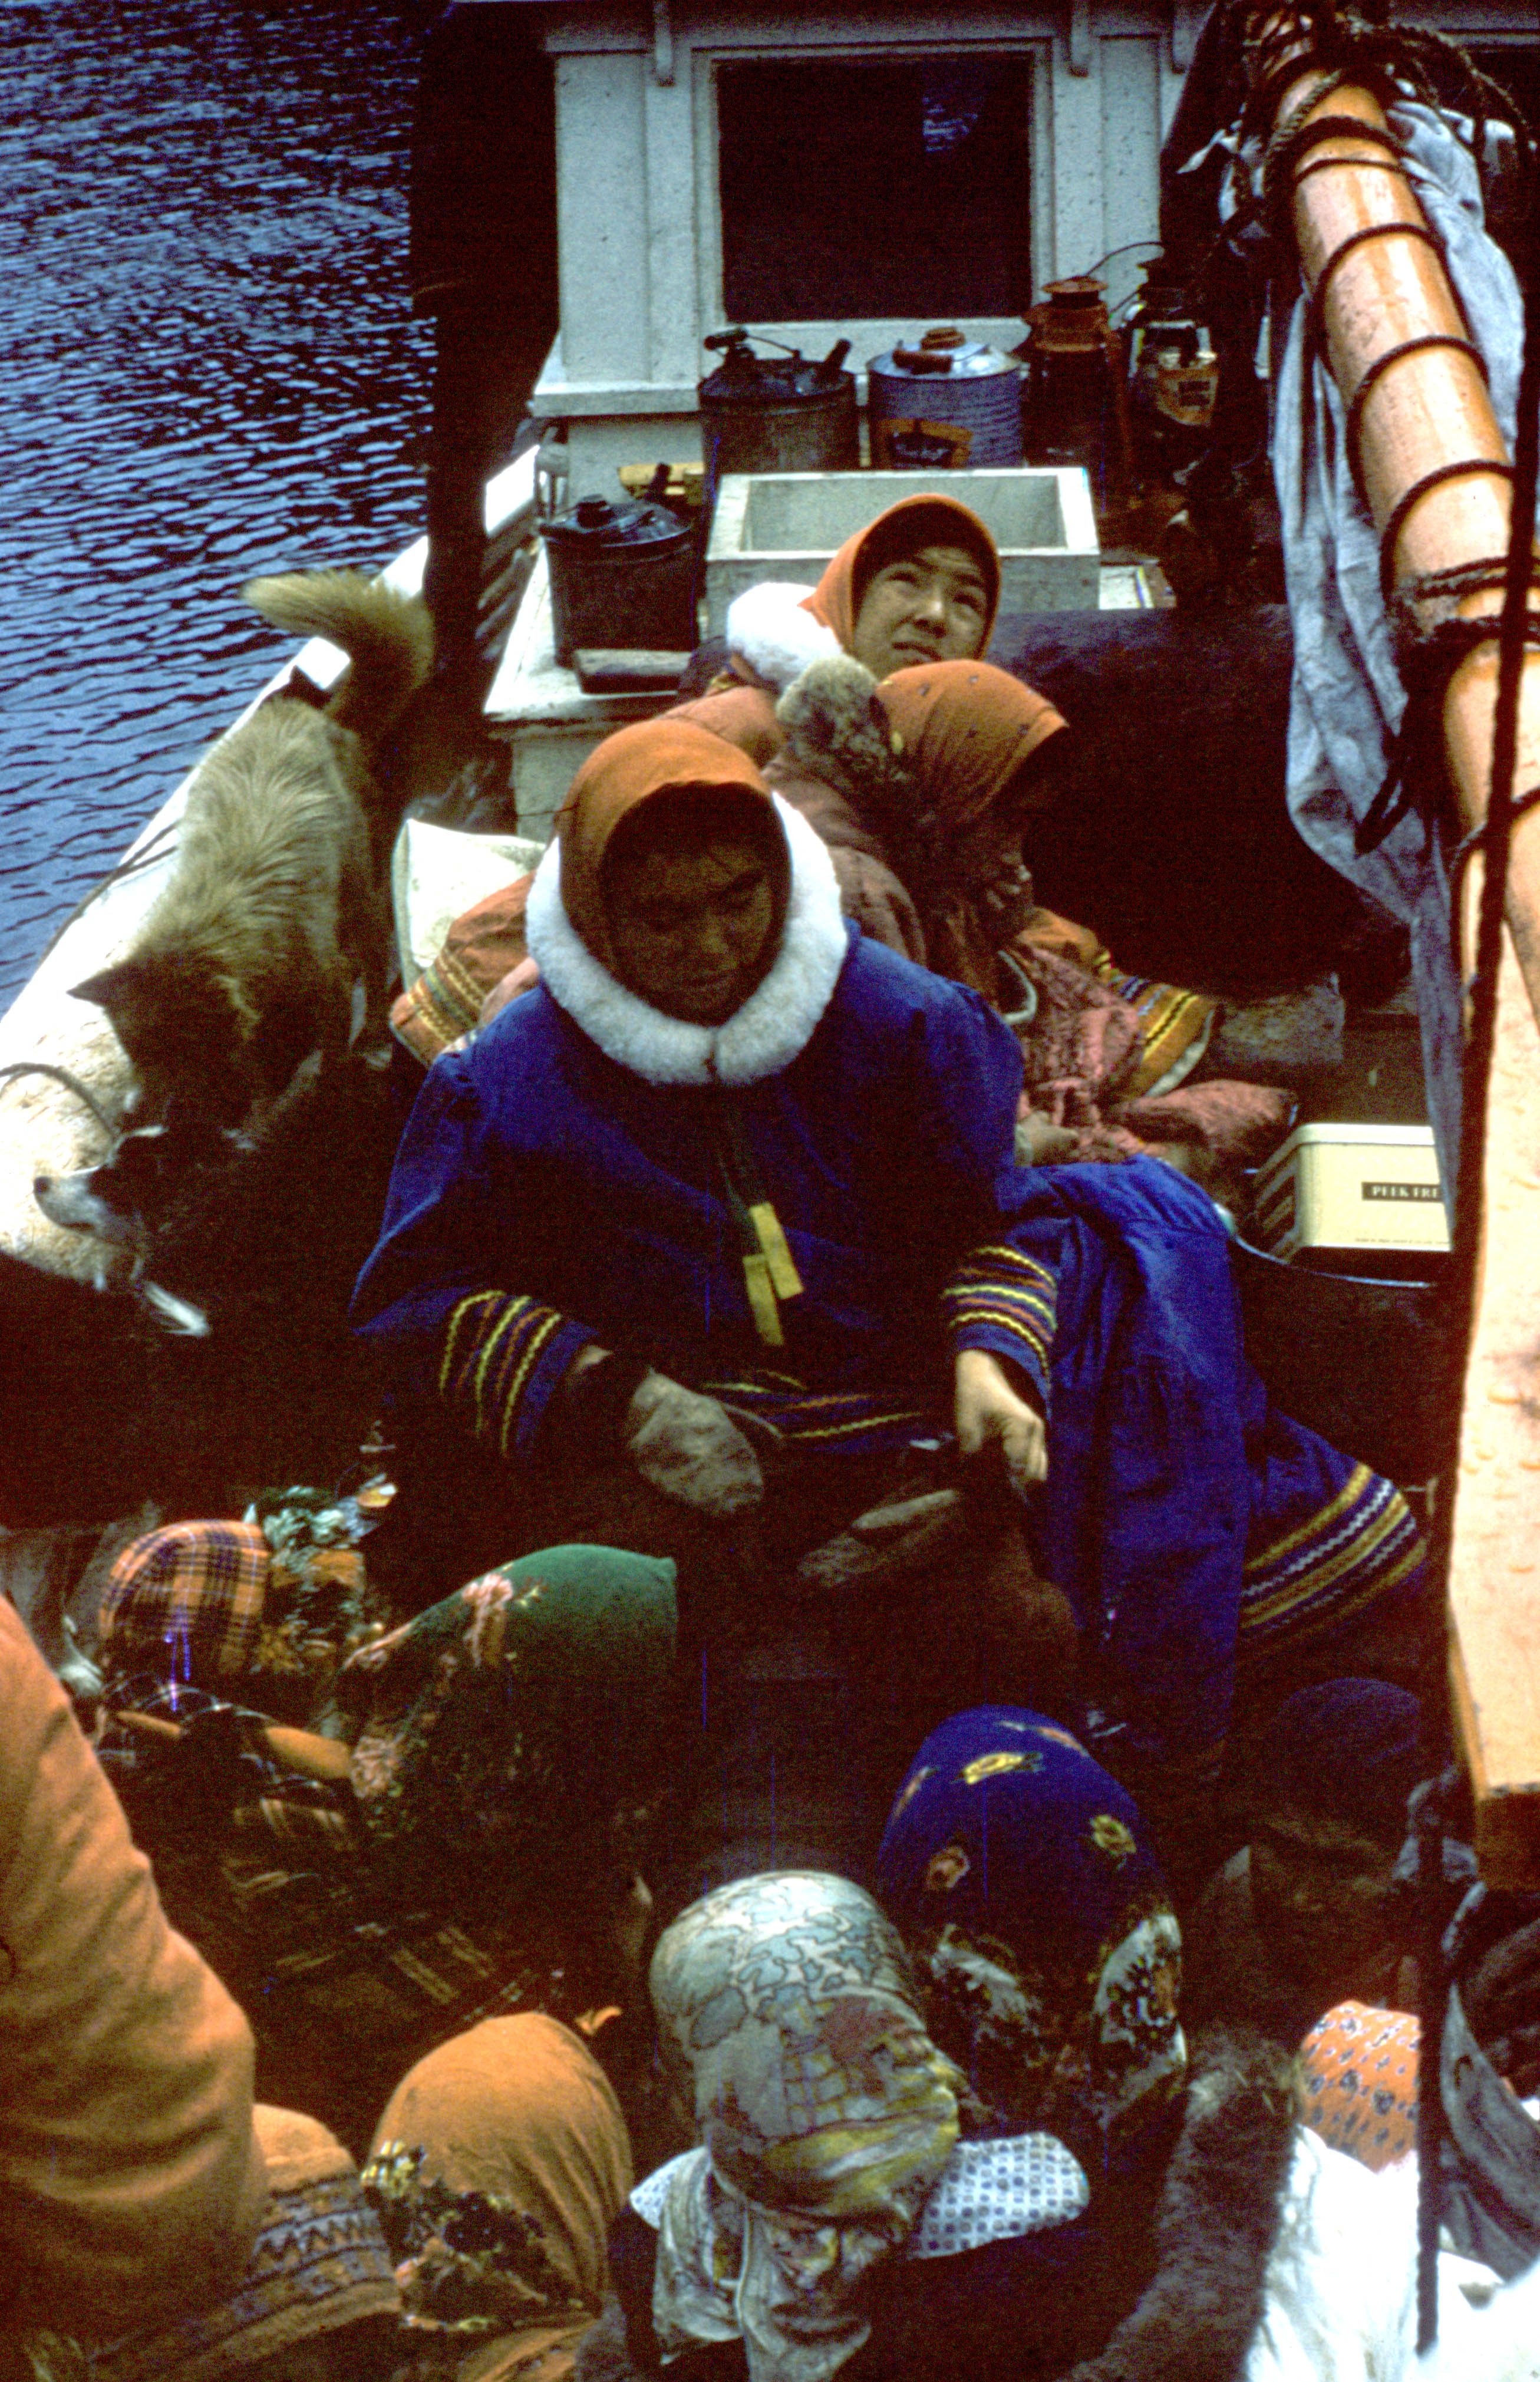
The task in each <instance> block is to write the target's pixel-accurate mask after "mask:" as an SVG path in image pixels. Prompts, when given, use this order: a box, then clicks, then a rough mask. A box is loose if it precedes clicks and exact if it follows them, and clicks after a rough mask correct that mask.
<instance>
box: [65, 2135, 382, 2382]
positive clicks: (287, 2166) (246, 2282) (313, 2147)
mask: <svg viewBox="0 0 1540 2382" xmlns="http://www.w3.org/2000/svg"><path fill="white" fill-rule="evenodd" d="M256 2130H257V2138H258V2140H259V2141H260V2143H261V2144H262V2148H263V2152H264V2155H265V2158H266V2162H267V2202H266V2205H265V2208H264V2210H263V2213H262V2229H261V2231H260V2232H259V2233H258V2235H257V2238H256V2243H255V2246H254V2248H253V2251H252V2254H251V2258H250V2261H249V2262H248V2265H247V2267H246V2271H245V2274H244V2275H243V2276H242V2277H241V2278H240V2280H239V2281H238V2282H237V2283H236V2284H235V2286H234V2288H233V2289H232V2290H230V2291H229V2292H228V2295H227V2297H225V2298H224V2299H222V2300H220V2301H219V2302H217V2304H216V2305H215V2306H214V2307H211V2308H208V2309H206V2310H203V2311H202V2312H199V2311H196V2310H193V2309H191V2308H182V2309H179V2310H178V2311H176V2312H175V2313H174V2314H167V2317H166V2321H165V2322H164V2323H163V2324H161V2325H159V2326H156V2327H151V2328H149V2329H146V2330H144V2331H139V2332H131V2333H129V2334H128V2335H127V2336H126V2337H125V2338H122V2339H117V2338H114V2339H113V2340H112V2342H111V2344H110V2345H109V2346H108V2347H107V2348H105V2349H103V2350H101V2351H98V2352H97V2353H96V2354H95V2355H94V2356H93V2357H92V2362H91V2375H92V2382H180V2377H182V2376H189V2377H191V2382H214V2377H215V2376H223V2375H227V2374H232V2375H240V2376H243V2377H244V2382H377V2377H379V2376H382V2375H390V2374H394V2373H395V2372H396V2371H397V2370H398V2369H397V2363H396V2361H397V2359H398V2357H399V2356H400V2354H401V2351H402V2350H403V2349H404V2348H405V2347H406V2346H407V2345H408V2344H407V2343H406V2341H405V2340H404V2339H403V2337H402V2327H401V2315H402V2310H401V2295H400V2290H399V2289H398V2288H397V2283H396V2278H395V2276H394V2274H393V2273H392V2271H391V2259H390V2254H389V2252H388V2250H387V2248H386V2243H385V2237H384V2235H383V2233H382V2232H381V2230H380V2226H379V2220H378V2218H377V2217H376V2215H375V2212H374V2210H373V2209H372V2208H371V2207H370V2206H369V2204H368V2202H367V2201H366V2200H365V2198H364V2196H363V2189H362V2186H361V2184H360V2181H359V2176H358V2170H357V2168H356V2167H354V2165H353V2163H352V2161H351V2158H350V2157H349V2156H348V2154H347V2152H346V2151H345V2150H344V2149H343V2147H342V2145H341V2143H339V2142H338V2141H337V2140H336V2138H335V2137H334V2136H333V2135H331V2134H329V2133H328V2132H327V2131H326V2127H325V2126H322V2125H318V2124H317V2123H316V2121H315V2119H314V2118H306V2117H302V2116H300V2115H299V2114H298V2112H296V2111H294V2110H292V2109H275V2108H267V2107H265V2106H262V2105H260V2104H259V2105H258V2107H257V2111H256Z"/></svg>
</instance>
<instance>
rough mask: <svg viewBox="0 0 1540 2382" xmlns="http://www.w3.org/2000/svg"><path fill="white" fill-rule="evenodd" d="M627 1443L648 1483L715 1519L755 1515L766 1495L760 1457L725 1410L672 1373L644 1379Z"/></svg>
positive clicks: (628, 1417) (630, 1414)
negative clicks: (672, 1375) (673, 1379)
mask: <svg viewBox="0 0 1540 2382" xmlns="http://www.w3.org/2000/svg"><path fill="white" fill-rule="evenodd" d="M621 1444H622V1447H623V1448H624V1450H625V1452H626V1454H627V1455H628V1456H629V1457H630V1458H631V1461H632V1463H633V1464H634V1466H635V1467H636V1469H637V1471H638V1472H639V1473H640V1474H641V1476H642V1478H643V1480H648V1481H650V1482H651V1484H652V1486H653V1487H654V1488H655V1489H659V1490H661V1492H662V1493H663V1495H664V1496H665V1497H673V1498H676V1499H677V1500H678V1502H679V1504H682V1505H688V1506H690V1507H691V1508H692V1509H693V1510H694V1511H695V1512H696V1513H697V1514H705V1515H707V1516H709V1518H710V1519H711V1520H712V1521H714V1522H730V1521H732V1520H733V1518H734V1516H737V1515H739V1514H746V1513H749V1512H751V1511H752V1510H753V1508H754V1507H755V1506H756V1505H758V1503H759V1501H760V1499H761V1498H762V1497H763V1495H764V1493H765V1478H764V1474H763V1473H762V1472H761V1471H760V1469H759V1459H758V1456H757V1455H755V1453H754V1450H753V1448H752V1447H751V1446H750V1445H749V1443H748V1441H747V1440H746V1439H745V1436H744V1434H743V1432H742V1431H741V1430H739V1429H738V1426H737V1424H736V1423H735V1422H734V1421H733V1418H732V1417H731V1415H730V1414H729V1413H728V1411H727V1409H726V1407H725V1406H720V1405H719V1404H718V1402H717V1400H716V1399H715V1398H707V1397H702V1396H701V1395H700V1394H699V1392H698V1391H696V1390H686V1389H684V1387H683V1386H682V1385H681V1383H680V1382H678V1381H670V1379H669V1377H668V1375H667V1374H666V1373H648V1374H647V1376H646V1377H645V1378H644V1380H643V1381H642V1384H641V1387H640V1388H639V1389H638V1390H637V1391H636V1392H635V1394H634V1396H633V1398H632V1401H631V1404H630V1405H629V1406H627V1408H626V1411H625V1420H624V1422H623V1423H622V1426H621Z"/></svg>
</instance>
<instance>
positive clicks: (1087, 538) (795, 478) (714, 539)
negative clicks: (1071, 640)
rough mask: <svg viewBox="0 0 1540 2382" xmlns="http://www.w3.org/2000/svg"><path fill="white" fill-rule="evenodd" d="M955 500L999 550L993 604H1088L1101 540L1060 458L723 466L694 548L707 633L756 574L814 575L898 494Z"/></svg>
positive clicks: (1085, 484)
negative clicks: (1051, 461)
mask: <svg viewBox="0 0 1540 2382" xmlns="http://www.w3.org/2000/svg"><path fill="white" fill-rule="evenodd" d="M919 496H936V497H956V498H957V500H958V502H959V503H960V504H965V505H967V506H968V507H969V508H970V509H971V510H973V511H974V512H976V513H977V514H978V516H979V520H980V521H981V522H983V523H984V526H985V528H986V529H987V530H988V531H989V533H990V534H991V536H992V538H993V540H994V542H995V545H996V546H998V548H999V550H1000V608H1001V610H1002V611H1003V612H1092V611H1094V610H1095V609H1096V606H1097V601H1098V595H1099V581H1100V571H1101V548H1100V546H1099V545H1098V542H1097V536H1096V514H1095V510H1094V509H1093V507H1092V505H1091V501H1090V481H1089V479H1088V478H1087V476H1086V474H1085V473H1084V472H1083V471H1080V470H1078V469H1073V468H1069V467H1056V468H1053V469H1048V468H1039V467H1034V466H1023V467H1022V468H1020V469H1018V470H1010V471H999V472H766V473H746V472H744V473H740V472H730V473H727V474H726V475H725V477H724V478H723V480H722V483H721V487H720V489H719V490H718V492H717V510H716V513H715V515H714V517H713V520H712V523H711V538H710V544H709V545H708V547H707V549H706V614H707V630H706V632H707V634H708V636H721V633H722V630H723V627H724V625H725V623H726V620H727V608H728V606H729V604H731V602H732V601H733V596H734V595H741V594H742V593H743V591H744V589H745V587H757V586H758V584H759V583H760V582H761V581H762V580H766V579H783V580H793V581H798V580H800V581H806V582H807V583H808V584H811V583H812V582H813V581H814V580H816V579H818V578H819V576H820V575H821V573H822V571H823V567H824V564H825V563H826V562H827V561H828V560H829V559H830V557H831V556H832V554H833V553H834V551H835V549H836V548H837V547H839V546H843V545H844V541H845V539H846V538H847V537H849V536H850V535H851V534H852V533H853V532H854V531H856V530H858V529H861V528H864V527H865V525H866V523H867V522H871V521H875V520H876V518H877V516H878V514H879V513H880V512H883V511H885V510H886V509H887V507H888V506H889V505H891V504H896V502H897V501H898V499H899V497H919Z"/></svg>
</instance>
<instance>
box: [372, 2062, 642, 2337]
mask: <svg viewBox="0 0 1540 2382" xmlns="http://www.w3.org/2000/svg"><path fill="white" fill-rule="evenodd" d="M630 2184H631V2148H630V2144H629V2143H628V2141H627V2139H626V2131H625V2122H624V2120H623V2118H622V2116H621V2112H620V2107H619V2105H618V2104H617V2102H616V2100H615V2096H614V2094H613V2093H612V2092H611V2091H610V2085H609V2083H608V2081H607V2080H606V2078H605V2076H604V2073H603V2070H602V2069H600V2068H599V2067H598V2064H597V2062H596V2061H595V2060H594V2059H593V2058H592V2057H590V2055H589V2053H588V2052H587V2051H585V2049H584V2047H583V2045H582V2044H580V2043H579V2041H578V2040H577V2037H576V2036H575V2035H574V2034H573V2033H571V2032H569V2031H568V2029H567V2028H566V2027H564V2026H559V2025H558V2024H557V2023H556V2022H555V2020H552V2019H548V2018H538V2017H535V2016H529V2017H524V2018H504V2019H490V2020H487V2022H486V2024H484V2025H482V2026H478V2027H474V2028H473V2029H472V2031H471V2032H469V2033H468V2034H462V2035H457V2036H456V2037H455V2038H454V2040H453V2041H452V2042H450V2043H446V2044H443V2045H442V2046H441V2048H440V2049H438V2050H437V2051H435V2052H432V2053H430V2054H429V2056H428V2057H427V2058H425V2059H422V2060H419V2061H418V2063H417V2065H416V2067H415V2068H413V2070H412V2072H411V2074H410V2075H409V2076H407V2077H406V2078H404V2079H403V2081H401V2083H400V2084H399V2085H398V2086H397V2088H396V2090H395V2092H394V2093H392V2094H391V2096H390V2100H389V2103H388V2106H387V2107H386V2110H385V2114H384V2116H383V2117H382V2118H381V2119H380V2121H379V2125H378V2127H377V2128H376V2133H375V2143H374V2149H373V2151H372V2153H371V2155H370V2158H369V2163H368V2165H367V2167H365V2168H364V2171H363V2187H364V2190H365V2192H367V2194H368V2196H369V2198H370V2200H371V2201H372V2203H373V2204H374V2205H375V2207H376V2209H377V2210H378V2212H379V2217H380V2222H381V2224H382V2226H383V2228H384V2230H385V2237H386V2240H387V2241H388V2243H389V2246H390V2253H391V2257H392V2259H393V2260H394V2262H395V2267H396V2279H397V2281H398V2283H399V2284H400V2290H401V2293H402V2297H403V2299H404V2302H405V2306H406V2324H407V2333H408V2339H409V2345H410V2347H411V2348H412V2349H413V2351H415V2352H416V2355H415V2360H414V2364H413V2372H414V2374H416V2375H420V2376H429V2375H440V2374H442V2375H451V2374H452V2375H454V2376H456V2377H457V2382H510V2377H511V2376H514V2375H518V2376H523V2377H524V2382H564V2377H565V2376H568V2375H569V2374H570V2373H571V2372H572V2368H573V2349H574V2347H575V2345H576V2343H577V2341H578V2339H580V2338H581V2336H582V2334H583V2333H584V2332H585V2330H586V2329H587V2327H588V2326H589V2325H590V2324H592V2323H593V2321H594V2319H595V2317H596V2316H597V2315H598V2313H599V2310H600V2307H601V2305H602V2302H603V2297H604V2282H605V2238H606V2235H607V2233H608V2231H609V2229H610V2224H611V2223H612V2221H613V2219H614V2218H615V2217H616V2216H618V2214H619V2213H620V2210H621V2207H622V2204H623V2202H624V2200H625V2195H626V2192H627V2191H628V2190H629V2188H630Z"/></svg>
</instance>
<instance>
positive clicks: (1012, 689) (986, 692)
mask: <svg viewBox="0 0 1540 2382" xmlns="http://www.w3.org/2000/svg"><path fill="white" fill-rule="evenodd" d="M879 700H880V701H881V706H882V708H883V710H884V711H885V712H886V713H887V716H888V724H889V726H890V727H891V728H892V730H893V732H894V734H895V735H896V736H898V737H901V738H902V739H903V751H904V755H905V757H906V760H907V761H908V762H909V764H910V766H911V767H912V768H913V769H914V771H915V775H916V777H917V779H918V787H919V792H920V794H921V796H922V797H923V799H924V801H925V804H926V806H927V808H928V809H929V810H930V811H931V812H932V813H933V815H934V816H935V817H936V818H938V819H939V820H940V821H941V822H942V825H944V826H946V827H952V828H964V827H971V826H972V825H973V823H974V821H975V820H976V819H980V818H982V817H983V816H984V814H985V812H986V811H987V810H989V808H990V807H991V805H992V804H993V803H995V802H997V801H998V799H999V797H1000V796H1001V794H1002V793H1004V790H1005V788H1006V786H1007V785H1008V784H1009V782H1010V780H1012V779H1013V778H1014V777H1015V775H1016V771H1017V770H1018V769H1019V768H1020V767H1021V765H1022V763H1023V762H1024V761H1027V760H1029V759H1030V758H1031V756H1032V755H1033V754H1034V753H1036V752H1037V751H1038V750H1039V749H1040V748H1041V746H1042V745H1043V744H1045V743H1047V742H1048V739H1049V738H1050V737H1051V736H1056V735H1057V734H1058V733H1059V731H1060V730H1061V729H1062V728H1063V727H1064V725H1065V723H1064V719H1063V718H1062V717H1061V715H1060V714H1059V713H1058V712H1056V711H1055V710H1054V708H1053V705H1052V704H1051V703H1050V702H1049V700H1048V698H1047V696H1046V695H1042V694H1037V693H1036V692H1035V690H1034V689H1033V688H1031V687H1029V686H1023V684H1022V682H1021V681H1020V680H1019V679H1016V678H1012V677H1011V675H1010V673H1009V671H1008V670H1003V669H994V668H993V666H992V664H991V663H989V662H927V663H924V664H922V665H921V667H920V668H918V669H901V670H894V671H893V676H892V677H891V678H885V679H884V680H883V681H882V683H881V688H880V689H879Z"/></svg>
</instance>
